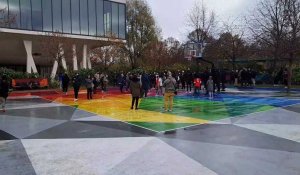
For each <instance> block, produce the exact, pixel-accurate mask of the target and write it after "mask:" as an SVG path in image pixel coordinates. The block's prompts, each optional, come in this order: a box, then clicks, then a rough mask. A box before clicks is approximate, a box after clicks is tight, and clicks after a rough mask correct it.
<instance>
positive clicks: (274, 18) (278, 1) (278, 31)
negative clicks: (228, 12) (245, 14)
mask: <svg viewBox="0 0 300 175" xmlns="http://www.w3.org/2000/svg"><path fill="white" fill-rule="evenodd" d="M286 5H287V1H286V0H262V1H261V2H260V3H259V4H258V5H257V7H256V10H255V11H254V12H253V14H252V15H250V16H249V18H248V20H247V22H248V24H249V29H250V31H251V32H252V34H253V37H254V39H255V40H256V41H257V43H258V44H262V45H267V46H268V48H269V51H270V52H271V54H272V55H273V65H272V67H273V68H274V69H275V68H276V63H277V61H278V59H279V58H280V57H282V55H283V41H284V37H285V28H286V26H285V25H286V22H287V17H286V15H285V13H286V12H285V10H286Z"/></svg>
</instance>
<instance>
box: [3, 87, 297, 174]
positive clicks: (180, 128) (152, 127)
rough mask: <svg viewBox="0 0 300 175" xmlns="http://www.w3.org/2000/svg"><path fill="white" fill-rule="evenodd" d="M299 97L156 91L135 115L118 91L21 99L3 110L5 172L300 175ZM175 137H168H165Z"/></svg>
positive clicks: (32, 94) (258, 92) (45, 94)
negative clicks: (168, 98)
mask: <svg viewBox="0 0 300 175" xmlns="http://www.w3.org/2000/svg"><path fill="white" fill-rule="evenodd" d="M299 92H300V91H293V92H291V93H286V92H284V90H272V89H271V90H269V89H266V90H263V89H253V90H251V89H249V90H248V89H227V91H226V92H225V93H222V94H220V95H217V96H216V97H215V98H214V100H209V99H207V98H206V97H205V96H203V95H201V96H197V97H194V96H193V95H192V94H188V93H184V92H181V93H180V94H179V95H178V96H177V97H176V98H175V108H174V111H173V112H172V113H165V112H163V111H164V110H163V108H162V106H163V99H162V97H156V96H155V95H154V94H153V92H152V93H150V97H149V98H146V99H142V100H141V104H140V110H138V111H135V110H130V103H131V97H130V94H120V93H119V92H118V90H117V89H110V90H109V92H108V93H99V94H97V95H95V96H94V99H93V100H90V101H88V100H86V92H85V90H82V91H81V93H80V97H79V101H78V102H74V101H73V95H72V92H71V91H70V92H69V93H70V94H68V95H63V94H62V93H61V92H58V91H38V92H32V91H30V92H14V93H13V94H11V95H10V97H9V99H8V101H7V106H6V107H7V111H6V112H0V162H1V166H0V174H1V175H2V174H5V175H6V174H22V175H23V174H30V175H31V174H32V175H35V174H37V175H43V174H63V175H65V174H103V175H119V174H122V175H123V174H124V175H137V174H138V175H139V174H143V175H153V174H161V175H170V174H171V175H173V174H174V175H177V174H178V175H182V174H189V175H199V174H201V175H218V174H220V175H252V174H263V175H299V174H300V167H299V162H300V96H299V94H300V93H299ZM164 131H168V132H164Z"/></svg>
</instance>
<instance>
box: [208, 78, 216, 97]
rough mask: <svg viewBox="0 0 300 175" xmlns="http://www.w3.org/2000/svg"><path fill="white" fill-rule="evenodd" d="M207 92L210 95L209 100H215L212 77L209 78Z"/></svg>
mask: <svg viewBox="0 0 300 175" xmlns="http://www.w3.org/2000/svg"><path fill="white" fill-rule="evenodd" d="M206 87H207V91H208V94H209V99H213V98H214V80H213V77H212V76H209V79H208V80H207V83H206Z"/></svg>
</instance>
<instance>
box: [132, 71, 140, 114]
mask: <svg viewBox="0 0 300 175" xmlns="http://www.w3.org/2000/svg"><path fill="white" fill-rule="evenodd" d="M129 87H130V92H131V95H132V102H131V109H133V106H134V105H135V110H138V105H139V98H140V96H141V88H142V85H141V83H140V80H139V78H138V77H137V75H134V76H133V77H132V79H131V81H130V85H129Z"/></svg>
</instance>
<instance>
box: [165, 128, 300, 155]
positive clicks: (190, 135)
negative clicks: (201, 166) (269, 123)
mask: <svg viewBox="0 0 300 175" xmlns="http://www.w3.org/2000/svg"><path fill="white" fill-rule="evenodd" d="M161 137H165V138H174V139H181V140H189V141H196V142H197V141H198V142H207V143H216V144H224V145H235V146H244V147H253V148H262V149H273V150H281V151H289V152H298V153H300V143H297V142H295V141H291V140H287V139H283V138H279V137H275V136H271V135H268V134H265V133H261V132H257V131H253V130H249V129H246V128H241V127H238V126H234V125H222V124H217V125H211V124H210V125H199V126H195V127H191V128H188V129H187V130H183V129H182V130H177V131H176V132H174V133H168V134H161Z"/></svg>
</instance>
